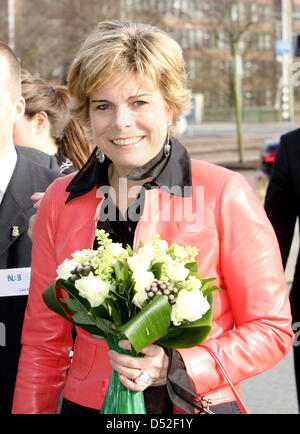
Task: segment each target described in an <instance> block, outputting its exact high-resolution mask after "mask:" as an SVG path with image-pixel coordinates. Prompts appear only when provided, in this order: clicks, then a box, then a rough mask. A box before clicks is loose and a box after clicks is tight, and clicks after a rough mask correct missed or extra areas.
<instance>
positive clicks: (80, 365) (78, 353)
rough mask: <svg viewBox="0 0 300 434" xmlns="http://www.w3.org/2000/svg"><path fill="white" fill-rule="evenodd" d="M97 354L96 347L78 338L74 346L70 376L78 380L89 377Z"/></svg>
mask: <svg viewBox="0 0 300 434" xmlns="http://www.w3.org/2000/svg"><path fill="white" fill-rule="evenodd" d="M95 354H96V345H94V344H93V343H91V342H89V341H87V340H83V339H81V338H80V337H78V336H77V339H76V341H75V345H74V352H73V358H72V363H71V367H70V374H71V375H72V376H73V377H74V378H77V379H78V380H83V379H84V378H86V377H87V376H88V375H89V372H90V370H91V368H92V366H93V363H94V360H95Z"/></svg>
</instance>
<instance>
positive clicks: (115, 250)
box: [109, 243, 127, 257]
mask: <svg viewBox="0 0 300 434" xmlns="http://www.w3.org/2000/svg"><path fill="white" fill-rule="evenodd" d="M109 250H110V253H111V254H112V256H115V257H118V256H120V255H122V254H124V253H126V254H127V251H126V249H124V248H123V247H122V244H121V243H112V244H111V245H110V246H109Z"/></svg>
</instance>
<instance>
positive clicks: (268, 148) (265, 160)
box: [260, 139, 279, 176]
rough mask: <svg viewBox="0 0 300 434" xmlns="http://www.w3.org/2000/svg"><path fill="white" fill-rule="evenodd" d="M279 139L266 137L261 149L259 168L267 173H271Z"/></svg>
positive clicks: (268, 174)
mask: <svg viewBox="0 0 300 434" xmlns="http://www.w3.org/2000/svg"><path fill="white" fill-rule="evenodd" d="M278 145H279V139H278V140H276V139H267V140H265V141H264V143H263V145H262V150H261V159H260V161H261V169H262V171H263V172H264V173H265V174H266V175H267V176H270V175H271V171H272V167H273V163H274V160H275V155H276V151H277V148H278Z"/></svg>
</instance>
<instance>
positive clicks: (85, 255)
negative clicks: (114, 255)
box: [72, 249, 97, 264]
mask: <svg viewBox="0 0 300 434" xmlns="http://www.w3.org/2000/svg"><path fill="white" fill-rule="evenodd" d="M96 254H97V252H96V251H95V250H91V249H83V250H76V252H74V253H72V257H73V258H74V259H75V261H76V262H78V263H79V264H84V263H85V262H87V261H88V260H89V259H91V258H92V257H93V256H95V255H96Z"/></svg>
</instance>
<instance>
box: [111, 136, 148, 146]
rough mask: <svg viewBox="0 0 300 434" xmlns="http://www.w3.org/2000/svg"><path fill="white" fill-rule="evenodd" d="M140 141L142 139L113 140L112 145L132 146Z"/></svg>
mask: <svg viewBox="0 0 300 434" xmlns="http://www.w3.org/2000/svg"><path fill="white" fill-rule="evenodd" d="M141 139H142V137H130V138H128V139H115V140H113V143H114V144H115V145H121V146H123V145H134V144H135V143H137V142H139V141H140V140H141Z"/></svg>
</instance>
